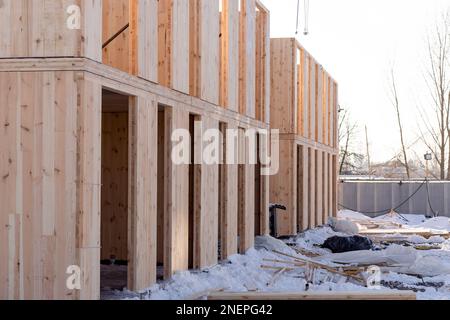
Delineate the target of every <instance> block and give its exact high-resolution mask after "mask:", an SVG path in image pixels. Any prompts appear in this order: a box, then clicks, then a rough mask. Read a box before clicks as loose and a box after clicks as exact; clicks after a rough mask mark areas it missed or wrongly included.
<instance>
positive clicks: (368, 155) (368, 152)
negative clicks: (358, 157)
mask: <svg viewBox="0 0 450 320" xmlns="http://www.w3.org/2000/svg"><path fill="white" fill-rule="evenodd" d="M365 129H366V151H367V170H368V172H369V175H371V174H372V164H371V162H370V149H369V134H368V133H367V125H366V126H365Z"/></svg>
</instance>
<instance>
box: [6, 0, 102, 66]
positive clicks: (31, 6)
mask: <svg viewBox="0 0 450 320" xmlns="http://www.w3.org/2000/svg"><path fill="white" fill-rule="evenodd" d="M70 5H77V6H79V7H80V9H81V19H80V27H79V29H69V28H68V27H67V21H68V18H69V14H68V13H67V10H68V8H69V6H70ZM100 16H101V2H100V1H99V0H75V1H71V0H60V1H54V0H33V1H28V0H3V1H2V3H1V6H0V21H1V23H2V25H1V28H0V57H1V58H6V57H10V58H12V57H56V56H59V57H67V56H75V57H79V56H84V57H88V58H90V59H93V60H96V61H100V60H101V43H100V41H101V37H100V33H101V27H100V25H99V22H100V23H101V21H99V20H100V19H98V17H100ZM93 17H95V19H92V18H93Z"/></svg>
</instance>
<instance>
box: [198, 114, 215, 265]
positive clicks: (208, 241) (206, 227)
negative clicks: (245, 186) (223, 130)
mask: <svg viewBox="0 0 450 320" xmlns="http://www.w3.org/2000/svg"><path fill="white" fill-rule="evenodd" d="M210 129H213V130H217V129H219V123H218V122H217V121H216V120H213V119H210V118H202V136H203V137H205V133H207V131H208V130H210ZM211 139H212V138H211ZM214 139H215V140H214V141H213V140H208V141H205V139H203V141H202V145H203V150H206V149H205V148H207V147H208V146H210V145H211V144H218V143H219V142H220V141H219V137H215V138H214ZM216 139H217V140H216ZM200 179H201V183H200V188H201V190H196V191H197V192H198V194H199V196H200V197H201V199H200V202H201V203H200V217H199V224H198V225H196V228H197V232H198V236H199V240H198V241H199V252H198V259H199V260H198V264H199V267H200V268H206V267H208V266H211V265H214V264H216V263H217V253H218V230H219V225H218V224H219V221H218V217H219V212H218V209H219V206H218V204H219V166H218V163H216V164H208V163H205V160H204V161H203V163H202V164H201V178H200Z"/></svg>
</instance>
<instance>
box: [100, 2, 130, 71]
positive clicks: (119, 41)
mask: <svg viewBox="0 0 450 320" xmlns="http://www.w3.org/2000/svg"><path fill="white" fill-rule="evenodd" d="M129 4H130V0H104V1H103V7H102V8H103V9H102V10H103V37H102V43H105V42H106V41H108V40H109V39H111V38H112V37H113V36H114V35H115V34H116V33H117V32H119V30H121V29H122V28H123V27H125V26H126V25H127V24H130V22H131V21H130V16H131V12H130V9H131V8H130V5H129ZM132 27H133V28H132ZM134 27H135V25H130V27H129V28H128V29H126V30H125V31H123V32H122V33H121V34H120V35H119V36H118V37H117V38H116V39H114V40H113V41H112V42H111V43H110V44H109V45H108V46H106V47H105V48H104V49H103V63H104V64H107V65H110V66H112V67H114V68H117V69H120V70H122V71H125V72H130V73H131V72H132V60H131V52H132V51H131V44H132V41H131V38H132V35H131V30H132V29H134Z"/></svg>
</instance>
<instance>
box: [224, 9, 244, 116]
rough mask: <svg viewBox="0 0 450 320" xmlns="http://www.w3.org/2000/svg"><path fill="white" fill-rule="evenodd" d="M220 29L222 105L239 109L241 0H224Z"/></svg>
mask: <svg viewBox="0 0 450 320" xmlns="http://www.w3.org/2000/svg"><path fill="white" fill-rule="evenodd" d="M220 29H221V34H222V37H221V40H220V41H221V43H220V50H221V59H220V63H221V65H220V105H222V106H224V107H227V108H228V109H230V110H233V111H238V109H239V108H238V104H239V0H223V4H222V13H221V25H220Z"/></svg>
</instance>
